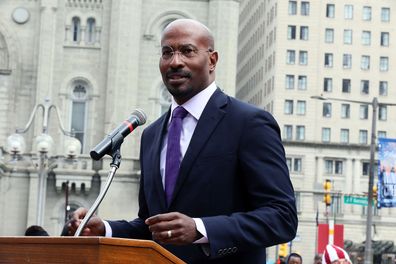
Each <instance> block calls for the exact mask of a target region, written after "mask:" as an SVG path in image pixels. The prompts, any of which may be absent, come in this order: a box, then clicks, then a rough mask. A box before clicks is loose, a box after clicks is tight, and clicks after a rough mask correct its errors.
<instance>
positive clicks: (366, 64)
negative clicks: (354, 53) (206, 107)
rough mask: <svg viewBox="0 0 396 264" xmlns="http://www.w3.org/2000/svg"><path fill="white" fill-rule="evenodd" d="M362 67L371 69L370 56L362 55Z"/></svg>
mask: <svg viewBox="0 0 396 264" xmlns="http://www.w3.org/2000/svg"><path fill="white" fill-rule="evenodd" d="M360 68H361V69H362V70H369V69H370V56H367V55H362V61H361V63H360Z"/></svg>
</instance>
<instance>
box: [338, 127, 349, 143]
mask: <svg viewBox="0 0 396 264" xmlns="http://www.w3.org/2000/svg"><path fill="white" fill-rule="evenodd" d="M340 141H341V143H348V142H349V129H344V128H343V129H341V133H340Z"/></svg>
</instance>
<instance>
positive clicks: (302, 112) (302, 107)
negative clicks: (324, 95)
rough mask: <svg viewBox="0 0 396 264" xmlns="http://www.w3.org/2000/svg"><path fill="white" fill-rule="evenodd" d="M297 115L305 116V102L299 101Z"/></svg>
mask: <svg viewBox="0 0 396 264" xmlns="http://www.w3.org/2000/svg"><path fill="white" fill-rule="evenodd" d="M296 114H297V115H305V101H300V100H297V109H296Z"/></svg>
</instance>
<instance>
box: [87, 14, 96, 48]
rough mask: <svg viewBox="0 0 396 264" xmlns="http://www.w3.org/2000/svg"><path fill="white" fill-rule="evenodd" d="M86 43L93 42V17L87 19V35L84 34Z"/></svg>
mask: <svg viewBox="0 0 396 264" xmlns="http://www.w3.org/2000/svg"><path fill="white" fill-rule="evenodd" d="M86 42H87V43H94V42H95V19H94V18H92V17H90V18H88V20H87V35H86Z"/></svg>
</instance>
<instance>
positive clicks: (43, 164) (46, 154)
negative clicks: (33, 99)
mask: <svg viewBox="0 0 396 264" xmlns="http://www.w3.org/2000/svg"><path fill="white" fill-rule="evenodd" d="M39 108H40V109H42V112H43V124H42V132H41V134H40V135H39V136H37V137H36V139H35V143H36V147H37V151H38V162H37V167H38V192H37V209H36V224H37V225H40V226H41V225H43V224H44V211H45V198H46V192H47V176H48V172H49V170H50V169H51V167H50V165H51V164H49V160H50V153H51V150H52V147H53V145H54V141H53V139H52V137H51V136H50V135H49V134H48V120H49V117H50V111H51V109H55V112H56V114H57V117H58V121H59V127H60V129H61V131H62V133H63V134H64V135H65V136H69V137H70V138H69V139H68V142H67V145H66V144H65V145H66V147H67V151H68V152H70V153H68V155H75V154H76V153H75V152H76V151H78V152H80V150H81V143H80V141H79V140H77V139H76V138H73V137H72V136H74V135H73V133H71V132H68V131H66V130H65V129H64V127H63V125H62V121H61V118H60V114H59V111H58V108H57V107H56V106H55V105H54V104H52V103H51V101H50V99H49V98H46V99H45V100H44V102H43V103H40V104H37V105H35V107H34V108H33V111H32V113H31V115H30V117H29V120H28V122H27V124H26V126H25V128H23V129H16V131H15V134H12V135H10V136H9V137H8V139H7V150H8V152H9V153H11V154H12V155H16V154H22V152H23V151H24V146H25V145H26V144H25V142H24V138H23V137H22V136H21V134H24V133H26V132H27V131H28V130H29V128H30V126H31V125H32V123H33V119H34V117H35V115H36V113H37V110H38V109H39Z"/></svg>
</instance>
